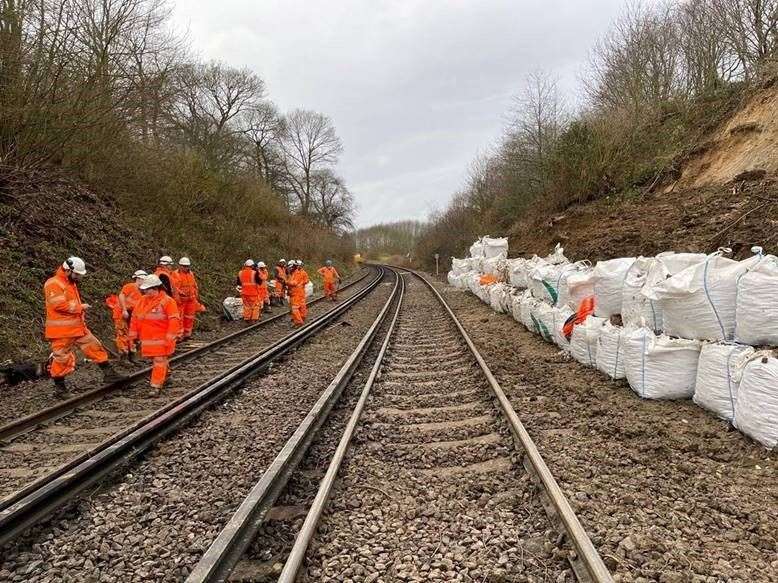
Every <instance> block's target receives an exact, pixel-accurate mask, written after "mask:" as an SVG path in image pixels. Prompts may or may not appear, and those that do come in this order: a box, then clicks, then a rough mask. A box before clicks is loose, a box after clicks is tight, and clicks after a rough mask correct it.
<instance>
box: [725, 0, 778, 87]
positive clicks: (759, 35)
mask: <svg viewBox="0 0 778 583" xmlns="http://www.w3.org/2000/svg"><path fill="white" fill-rule="evenodd" d="M711 9H712V12H713V15H714V17H715V18H716V19H717V21H718V22H719V27H720V30H721V33H723V36H724V38H725V39H726V42H727V43H728V44H729V46H730V48H731V50H732V51H733V53H734V54H735V55H736V56H737V59H738V61H739V64H740V66H741V68H742V69H741V70H742V74H743V77H745V79H746V80H749V79H751V78H753V77H754V76H755V75H756V73H757V71H758V68H759V66H760V64H761V63H763V62H764V61H765V60H766V59H768V58H771V57H774V56H775V55H776V51H778V0H711Z"/></svg>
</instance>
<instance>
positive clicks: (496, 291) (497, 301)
mask: <svg viewBox="0 0 778 583" xmlns="http://www.w3.org/2000/svg"><path fill="white" fill-rule="evenodd" d="M507 294H508V286H507V285H505V284H504V283H495V284H493V285H491V286H489V305H491V306H492V309H493V310H494V311H495V312H498V313H500V314H502V313H503V312H504V311H505V309H504V308H503V305H504V301H505V300H504V297H505V295H507Z"/></svg>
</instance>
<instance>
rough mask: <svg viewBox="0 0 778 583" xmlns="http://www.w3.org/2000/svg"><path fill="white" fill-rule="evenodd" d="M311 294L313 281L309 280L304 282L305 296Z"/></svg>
mask: <svg viewBox="0 0 778 583" xmlns="http://www.w3.org/2000/svg"><path fill="white" fill-rule="evenodd" d="M312 295H313V282H312V281H309V282H308V283H306V284H305V297H306V298H309V297H311V296H312Z"/></svg>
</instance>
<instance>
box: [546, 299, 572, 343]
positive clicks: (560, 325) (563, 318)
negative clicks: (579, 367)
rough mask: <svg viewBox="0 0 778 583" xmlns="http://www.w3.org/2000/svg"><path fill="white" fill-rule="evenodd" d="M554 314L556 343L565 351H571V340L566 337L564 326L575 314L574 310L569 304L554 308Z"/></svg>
mask: <svg viewBox="0 0 778 583" xmlns="http://www.w3.org/2000/svg"><path fill="white" fill-rule="evenodd" d="M551 313H552V314H553V318H552V322H553V324H552V325H553V337H554V343H555V344H556V345H557V346H559V348H561V349H562V350H564V351H565V352H570V341H569V340H568V339H567V338H565V333H564V327H565V322H567V319H568V318H569V317H570V316H572V315H573V314H574V312H573V310H571V309H570V308H568V307H567V306H561V307H555V308H552V310H551Z"/></svg>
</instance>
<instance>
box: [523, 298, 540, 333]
mask: <svg viewBox="0 0 778 583" xmlns="http://www.w3.org/2000/svg"><path fill="white" fill-rule="evenodd" d="M539 303H540V300H537V299H535V298H534V297H532V292H531V291H529V290H526V291H525V292H524V293H523V294H521V296H519V311H520V318H521V323H522V324H524V327H525V328H526V329H527V330H529V331H530V332H534V333H535V334H539V333H540V331H539V330H538V327H537V325H536V324H535V320H534V318H533V315H532V314H533V311H534V310H535V309H536V308H537V306H538V304H539Z"/></svg>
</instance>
